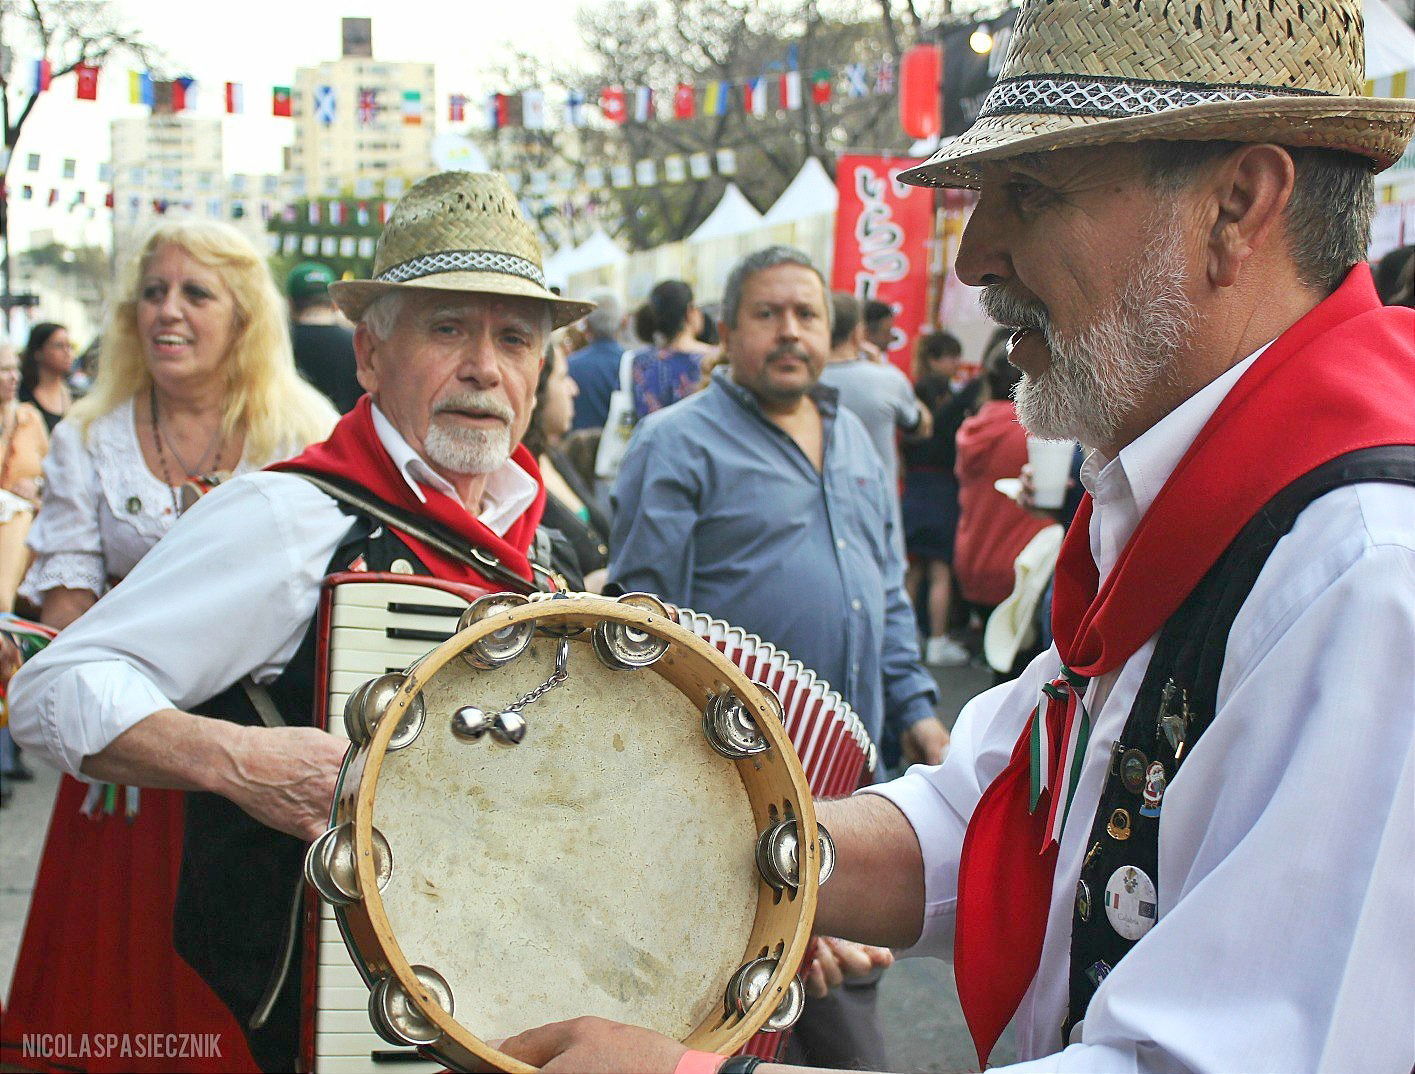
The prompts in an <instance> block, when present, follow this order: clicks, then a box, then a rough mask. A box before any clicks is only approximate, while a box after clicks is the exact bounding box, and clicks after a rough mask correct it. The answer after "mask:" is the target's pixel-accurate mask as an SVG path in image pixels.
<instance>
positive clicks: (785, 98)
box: [781, 70, 801, 112]
mask: <svg viewBox="0 0 1415 1074" xmlns="http://www.w3.org/2000/svg"><path fill="white" fill-rule="evenodd" d="M781 107H782V108H785V109H786V110H787V111H788V112H799V111H800V110H801V72H800V71H794V70H793V71H787V72H786V73H785V74H783V75H782V76H781Z"/></svg>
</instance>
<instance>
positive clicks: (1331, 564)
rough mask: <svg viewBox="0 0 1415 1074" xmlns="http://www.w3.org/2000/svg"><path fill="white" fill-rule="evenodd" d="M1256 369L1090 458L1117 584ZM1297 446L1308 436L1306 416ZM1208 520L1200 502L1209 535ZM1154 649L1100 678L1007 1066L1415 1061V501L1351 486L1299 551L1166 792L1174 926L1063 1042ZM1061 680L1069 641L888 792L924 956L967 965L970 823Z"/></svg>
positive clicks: (1164, 923)
mask: <svg viewBox="0 0 1415 1074" xmlns="http://www.w3.org/2000/svg"><path fill="white" fill-rule="evenodd" d="M1259 353H1261V352H1259ZM1256 357H1257V355H1256V354H1255V355H1253V356H1252V357H1250V358H1249V359H1247V360H1246V361H1245V362H1243V363H1241V364H1240V365H1239V366H1237V367H1235V368H1234V369H1232V370H1229V371H1228V372H1227V373H1225V374H1224V375H1223V376H1222V377H1220V378H1218V379H1217V380H1215V381H1214V382H1213V383H1211V384H1210V385H1208V386H1207V387H1206V388H1204V389H1203V390H1202V391H1200V392H1198V393H1197V394H1196V395H1194V396H1193V397H1192V398H1190V399H1189V400H1188V401H1187V402H1185V403H1184V404H1183V405H1182V406H1180V407H1179V408H1178V409H1176V410H1175V411H1174V412H1173V413H1172V414H1170V415H1169V416H1168V417H1166V418H1165V419H1164V420H1163V421H1161V422H1159V423H1158V424H1157V425H1155V426H1154V427H1153V428H1152V429H1150V430H1149V431H1148V432H1146V433H1145V434H1144V435H1143V436H1141V437H1140V438H1139V439H1137V440H1136V441H1135V442H1134V443H1132V444H1130V445H1129V446H1128V447H1126V448H1125V449H1123V450H1122V451H1121V452H1120V454H1119V456H1118V457H1117V458H1115V459H1113V460H1109V461H1106V460H1104V459H1102V458H1100V457H1099V456H1097V455H1092V457H1091V458H1090V459H1088V460H1087V464H1086V466H1085V467H1084V468H1083V470H1082V480H1083V482H1084V483H1085V484H1086V487H1087V488H1088V490H1089V491H1090V492H1091V493H1092V495H1093V496H1094V498H1095V508H1094V513H1093V515H1092V518H1091V526H1090V542H1091V550H1092V554H1093V555H1094V557H1095V560H1096V565H1097V567H1098V568H1099V571H1100V576H1101V578H1102V579H1104V578H1105V577H1106V575H1107V574H1108V573H1109V572H1110V570H1111V569H1112V568H1113V567H1114V566H1115V562H1116V559H1117V557H1118V556H1119V554H1120V552H1121V550H1122V549H1123V548H1124V547H1125V544H1126V542H1127V541H1128V540H1129V538H1130V535H1131V533H1132V532H1133V531H1134V528H1135V526H1136V525H1137V524H1138V522H1139V520H1140V519H1141V518H1142V517H1143V516H1144V514H1145V512H1146V511H1147V510H1148V509H1149V507H1150V505H1151V504H1152V503H1153V501H1154V499H1155V496H1156V495H1157V494H1158V492H1159V490H1160V489H1161V488H1162V487H1163V485H1164V483H1165V482H1166V481H1167V480H1168V478H1169V476H1170V474H1171V473H1172V472H1173V470H1174V467H1175V466H1176V464H1177V463H1178V461H1179V459H1180V458H1182V457H1183V455H1184V452H1185V451H1186V450H1187V449H1188V447H1189V445H1190V444H1191V443H1192V441H1193V439H1194V437H1195V436H1196V435H1197V433H1198V432H1199V430H1200V429H1201V428H1202V427H1203V425H1204V423H1205V422H1206V421H1207V420H1208V419H1209V417H1210V416H1211V415H1212V414H1213V412H1214V411H1215V409H1217V407H1218V405H1219V403H1220V402H1221V401H1222V400H1223V398H1224V396H1225V395H1226V394H1227V393H1228V391H1229V389H1230V388H1231V387H1232V386H1233V384H1234V383H1235V382H1236V381H1237V379H1238V377H1239V376H1241V375H1242V373H1243V371H1244V370H1245V369H1246V368H1247V367H1248V366H1249V365H1250V364H1251V363H1252V361H1253V360H1254V359H1255V358H1256ZM1313 405H1318V406H1319V405H1320V400H1314V401H1313ZM1292 434H1293V435H1294V436H1300V435H1301V434H1302V429H1301V426H1300V424H1298V423H1297V422H1296V421H1294V427H1293V430H1292ZM1262 464H1263V460H1261V459H1254V460H1252V465H1255V466H1261V465H1262ZM1204 508H1205V505H1204V504H1194V505H1193V524H1194V526H1195V528H1196V529H1197V528H1199V527H1202V526H1203V525H1204ZM1156 566H1157V569H1163V565H1162V564H1159V565H1156ZM1154 644H1155V639H1154V638H1151V639H1150V640H1149V641H1148V642H1146V644H1145V645H1144V646H1143V647H1142V648H1141V649H1140V650H1139V651H1138V652H1137V653H1136V654H1135V655H1134V656H1133V657H1131V658H1130V660H1128V661H1127V662H1126V663H1125V664H1124V665H1123V666H1122V667H1120V668H1119V669H1118V670H1117V671H1115V672H1112V673H1110V674H1109V675H1105V676H1101V677H1100V678H1098V679H1096V680H1095V681H1093V682H1092V683H1091V685H1090V687H1089V690H1088V694H1087V698H1086V704H1087V707H1088V708H1089V709H1090V711H1091V713H1092V716H1093V718H1094V726H1093V729H1092V733H1091V739H1090V748H1089V749H1088V751H1087V754H1086V759H1085V764H1084V767H1083V769H1082V772H1081V776H1080V779H1079V782H1078V785H1077V788H1076V795H1075V799H1074V803H1073V805H1072V808H1071V813H1070V818H1069V821H1068V823H1067V825H1066V828H1065V830H1064V831H1063V833H1062V838H1061V844H1060V850H1059V856H1058V860H1057V869H1056V876H1055V880H1054V882H1053V885H1052V892H1051V905H1050V912H1049V916H1048V920H1047V928H1046V934H1045V940H1044V944H1043V948H1042V957H1041V966H1040V968H1039V970H1038V972H1037V975H1036V977H1035V978H1034V979H1033V981H1032V985H1031V988H1030V989H1029V991H1028V992H1027V995H1026V996H1025V997H1024V999H1023V1001H1022V1005H1021V1008H1020V1010H1019V1011H1018V1016H1017V1019H1016V1022H1015V1024H1016V1026H1017V1032H1018V1041H1017V1044H1018V1054H1019V1056H1021V1057H1022V1058H1023V1059H1024V1060H1030V1061H1026V1062H1022V1063H1019V1064H1017V1065H1016V1066H1013V1067H1008V1068H1006V1069H1007V1070H1008V1071H1019V1072H1020V1071H1027V1072H1033V1071H1037V1072H1040V1071H1086V1072H1094V1074H1098V1072H1108V1071H1125V1072H1133V1071H1185V1072H1209V1071H1212V1072H1215V1074H1218V1072H1222V1074H1232V1072H1259V1071H1283V1072H1289V1071H1316V1070H1331V1071H1363V1070H1370V1071H1408V1070H1409V1069H1410V1066H1411V1062H1412V1059H1415V1028H1413V1027H1415V881H1412V865H1411V863H1412V862H1415V820H1413V819H1412V814H1415V787H1413V786H1412V781H1413V780H1415V777H1412V758H1415V742H1413V741H1412V733H1413V732H1415V718H1413V717H1412V713H1415V488H1411V487H1409V486H1400V485H1394V484H1382V483H1370V484H1361V485H1351V486H1347V487H1344V488H1341V489H1337V490H1335V491H1333V492H1331V493H1328V494H1327V495H1325V496H1323V497H1321V498H1320V499H1318V500H1316V501H1315V502H1314V503H1313V504H1312V505H1311V506H1310V507H1309V508H1308V509H1307V510H1306V511H1304V512H1303V513H1302V515H1301V516H1300V517H1299V518H1298V520H1297V522H1296V525H1295V526H1294V527H1293V529H1292V531H1291V532H1290V533H1289V534H1288V535H1287V536H1286V537H1284V538H1283V539H1282V540H1281V541H1279V542H1278V544H1277V546H1276V548H1275V549H1274V550H1273V553H1272V555H1271V557H1270V558H1269V560H1268V562H1267V564H1266V566H1265V567H1264V569H1263V571H1262V573H1261V574H1260V575H1259V577H1258V580H1257V583H1256V585H1255V586H1254V588H1253V590H1252V593H1251V595H1250V596H1249V598H1248V600H1247V602H1246V603H1245V604H1244V605H1243V608H1242V610H1241V611H1240V612H1239V613H1238V617H1237V619H1236V620H1235V621H1234V624H1233V629H1232V632H1231V634H1230V636H1229V640H1228V648H1227V655H1226V659H1225V662H1224V668H1223V673H1222V675H1221V677H1220V682H1219V688H1218V698H1217V707H1218V711H1217V713H1216V714H1215V717H1214V719H1213V722H1212V723H1211V725H1210V726H1209V728H1208V730H1207V731H1206V732H1205V733H1204V736H1203V738H1202V739H1201V740H1200V741H1199V743H1198V745H1197V746H1195V747H1194V748H1193V752H1192V755H1191V756H1190V757H1189V758H1188V759H1187V760H1186V761H1185V764H1184V767H1183V768H1182V769H1181V770H1180V773H1179V775H1178V776H1177V777H1175V778H1174V780H1173V781H1172V782H1171V783H1170V784H1169V787H1168V788H1167V790H1166V791H1165V796H1164V804H1163V811H1162V813H1161V814H1160V834H1159V838H1160V845H1159V876H1158V877H1156V878H1154V879H1155V880H1156V882H1157V884H1158V887H1159V900H1160V901H1159V915H1160V916H1159V920H1158V922H1157V923H1156V924H1155V926H1154V927H1153V928H1152V929H1151V930H1150V932H1149V933H1148V934H1146V935H1145V936H1144V937H1143V938H1142V939H1141V941H1140V942H1139V943H1138V944H1137V945H1136V946H1135V947H1134V948H1133V949H1132V950H1131V951H1130V952H1129V953H1128V954H1127V955H1126V956H1125V958H1124V959H1123V960H1121V961H1120V962H1119V963H1118V964H1117V965H1116V967H1115V969H1114V970H1112V971H1111V973H1110V974H1109V975H1108V976H1107V977H1106V978H1105V980H1104V982H1103V983H1102V984H1101V986H1100V988H1099V990H1098V991H1097V992H1096V994H1095V997H1094V998H1093V999H1092V1001H1091V1004H1090V1006H1089V1008H1088V1010H1087V1012H1086V1019H1085V1021H1084V1022H1083V1023H1082V1024H1081V1025H1079V1026H1077V1027H1076V1028H1075V1029H1074V1030H1073V1032H1072V1034H1071V1041H1072V1043H1070V1044H1069V1046H1067V1047H1065V1048H1064V1049H1063V1042H1062V1040H1061V1025H1062V1022H1063V1020H1064V1018H1065V1017H1066V1009H1067V1002H1068V988H1069V979H1068V973H1069V964H1070V947H1071V921H1072V907H1073V901H1074V898H1075V890H1076V880H1077V877H1078V876H1079V875H1080V871H1081V859H1082V855H1083V853H1084V852H1085V848H1086V840H1087V838H1088V836H1089V832H1090V828H1091V823H1092V820H1093V818H1094V817H1095V813H1096V808H1097V805H1098V803H1099V799H1100V793H1101V788H1102V784H1103V783H1104V779H1105V771H1106V768H1107V765H1108V761H1109V757H1110V749H1111V744H1112V743H1113V742H1114V741H1115V740H1116V739H1117V738H1119V736H1120V734H1121V731H1122V729H1123V728H1124V726H1125V722H1126V719H1127V718H1128V716H1129V713H1130V708H1131V705H1132V704H1133V702H1134V700H1135V695H1136V693H1137V691H1138V690H1139V687H1140V684H1141V681H1142V680H1143V678H1144V675H1145V670H1146V667H1147V665H1148V664H1149V661H1150V656H1151V654H1152V653H1153V651H1154ZM1059 667H1060V660H1059V657H1058V655H1057V652H1056V650H1055V648H1054V647H1053V648H1052V649H1050V650H1049V651H1048V652H1046V653H1044V654H1042V655H1041V656H1039V657H1038V658H1037V659H1036V660H1034V661H1033V662H1032V663H1031V664H1030V665H1029V666H1028V667H1027V669H1026V671H1025V672H1023V674H1022V676H1021V677H1020V678H1019V679H1018V680H1017V681H1016V682H1014V683H1008V684H1004V685H1002V686H998V687H996V688H994V689H992V690H990V691H988V692H987V693H985V694H983V695H981V696H980V697H978V698H976V699H974V700H973V701H972V702H971V703H970V704H969V705H968V706H967V707H966V708H965V709H964V710H963V713H962V715H961V716H960V717H959V719H958V723H957V726H956V727H955V728H954V732H953V742H952V747H951V749H950V752H949V755H948V758H947V759H946V760H945V762H944V763H943V764H942V765H941V766H938V767H936V768H925V767H922V766H918V767H915V768H912V769H910V770H909V772H908V773H906V774H905V775H904V776H903V777H902V778H900V779H898V780H895V781H894V782H892V783H888V784H884V785H882V786H880V787H877V788H872V789H871V790H870V791H869V792H866V793H878V794H882V795H884V796H885V797H887V798H889V799H890V800H891V801H893V802H894V803H895V804H896V805H898V806H899V808H900V809H902V810H903V812H904V814H905V815H906V817H907V818H908V819H909V822H910V823H911V824H912V825H913V827H914V829H915V832H916V833H917V835H918V837H919V842H920V846H921V847H922V848H923V857H924V875H925V902H926V908H925V923H924V932H923V935H922V937H921V938H920V941H919V943H918V945H917V946H916V947H915V948H914V949H913V951H912V952H911V953H917V954H939V955H945V956H946V955H948V954H949V953H950V952H951V948H952V944H953V932H954V924H955V910H956V899H957V881H958V861H959V856H960V851H961V848H962V842H963V834H964V831H965V830H966V827H967V823H968V818H969V816H970V815H971V814H972V812H973V809H974V807H975V806H976V805H977V802H978V799H979V798H980V797H981V795H982V792H983V790H984V789H985V788H986V787H987V786H988V784H990V783H991V782H992V781H993V779H994V778H996V777H997V776H998V775H999V774H1000V773H1001V772H1002V770H1003V769H1004V768H1005V767H1006V765H1007V762H1008V759H1009V757H1010V755H1011V752H1012V748H1013V746H1014V745H1015V743H1016V741H1017V738H1018V736H1019V735H1020V734H1021V733H1022V729H1023V727H1024V726H1025V725H1026V722H1027V718H1028V716H1029V715H1030V714H1031V711H1032V707H1033V705H1034V704H1035V703H1036V699H1037V696H1038V691H1039V689H1040V687H1041V685H1042V683H1044V682H1046V681H1047V680H1049V679H1051V678H1052V677H1054V676H1055V675H1056V674H1057V672H1058V670H1059ZM997 897H998V898H1002V899H1005V898H1007V897H1008V896H1007V893H1006V892H998V893H997Z"/></svg>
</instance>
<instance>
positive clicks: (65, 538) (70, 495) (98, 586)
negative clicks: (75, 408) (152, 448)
mask: <svg viewBox="0 0 1415 1074" xmlns="http://www.w3.org/2000/svg"><path fill="white" fill-rule="evenodd" d="M87 452H88V449H87V448H86V447H85V446H84V443H83V435H82V433H80V431H79V430H78V428H77V427H76V426H75V425H74V423H73V422H68V421H65V422H60V423H59V425H58V427H57V428H56V429H55V430H54V437H53V439H52V440H51V441H50V447H49V454H48V455H47V456H45V459H44V502H43V504H42V507H41V510H40V511H39V513H38V514H37V515H36V516H35V520H34V526H33V527H32V528H31V529H30V533H29V546H30V548H31V550H32V551H33V552H34V561H33V562H32V563H31V564H30V568H29V571H28V572H27V573H26V575H25V578H24V582H23V583H22V585H21V586H20V595H21V596H23V597H25V598H26V599H27V600H30V601H33V602H34V603H35V604H40V603H43V600H44V594H45V593H47V592H49V591H50V590H51V589H61V588H62V589H87V590H88V591H89V592H91V593H93V594H94V595H95V596H98V595H101V594H102V593H103V591H104V589H105V588H106V587H107V578H106V572H105V571H104V567H103V542H102V538H101V537H100V535H99V529H98V501H99V497H100V496H101V495H102V493H101V491H100V488H99V483H98V473H97V471H96V470H95V469H94V467H93V465H92V463H90V462H89V461H88V459H87V457H86V456H87Z"/></svg>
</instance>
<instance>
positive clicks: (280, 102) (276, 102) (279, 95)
mask: <svg viewBox="0 0 1415 1074" xmlns="http://www.w3.org/2000/svg"><path fill="white" fill-rule="evenodd" d="M293 108H294V98H293V97H292V96H291V94H290V87H289V86H276V87H274V88H273V89H272V90H271V91H270V111H271V114H272V115H276V116H286V117H289V116H291V115H293V114H294V112H293Z"/></svg>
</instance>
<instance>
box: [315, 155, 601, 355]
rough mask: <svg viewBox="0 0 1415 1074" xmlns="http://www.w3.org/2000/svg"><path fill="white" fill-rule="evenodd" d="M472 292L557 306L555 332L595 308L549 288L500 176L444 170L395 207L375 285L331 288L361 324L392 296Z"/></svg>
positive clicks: (376, 258)
mask: <svg viewBox="0 0 1415 1074" xmlns="http://www.w3.org/2000/svg"><path fill="white" fill-rule="evenodd" d="M410 289H416V290H435V291H470V292H473V293H475V294H490V295H519V296H521V297H524V298H540V299H544V300H545V301H546V302H548V303H550V315H551V320H552V322H553V324H554V326H555V327H556V328H560V327H563V326H564V325H567V324H570V323H571V322H572V321H577V320H579V319H580V318H581V317H583V316H584V315H585V314H587V313H589V312H590V311H591V310H592V309H594V304H593V303H591V302H571V301H569V300H568V299H564V298H559V297H557V296H556V295H553V294H551V292H550V291H549V290H548V289H547V288H546V286H545V273H544V271H542V269H541V260H540V243H538V242H537V241H536V237H535V235H534V233H532V231H531V226H530V225H529V224H528V223H526V219H525V217H523V216H522V215H521V209H520V206H518V205H517V204H516V196H515V195H514V194H512V193H511V188H510V187H508V186H507V185H506V181H505V180H504V179H502V178H501V176H499V175H492V174H488V173H478V172H442V173H440V174H438V175H433V176H429V177H428V178H426V179H424V180H423V181H422V182H420V183H418V184H417V185H416V186H414V187H413V188H412V189H411V190H409V191H408V192H407V193H406V194H404V195H403V197H402V198H400V199H399V201H398V204H397V205H396V206H394V208H393V215H392V216H391V217H389V219H388V224H387V225H386V226H385V227H384V229H383V234H382V235H380V236H379V238H378V249H377V251H376V252H375V253H374V255H373V279H371V280H343V281H340V282H337V283H333V284H330V286H329V294H330V296H331V297H332V298H333V299H334V301H335V302H337V303H338V304H339V308H340V309H341V310H343V311H344V314H345V315H346V316H347V317H348V318H349V319H350V320H351V321H357V320H358V319H359V317H360V316H361V315H362V314H363V312H364V310H366V309H367V308H368V307H369V304H370V303H372V302H373V300H374V299H376V298H378V297H379V296H381V295H385V294H387V293H388V292H389V291H402V290H410Z"/></svg>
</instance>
